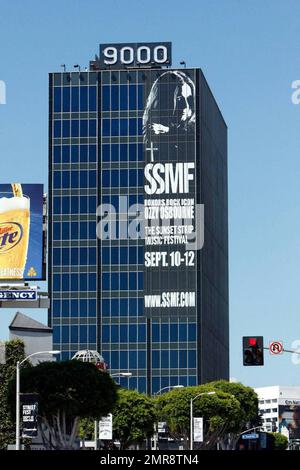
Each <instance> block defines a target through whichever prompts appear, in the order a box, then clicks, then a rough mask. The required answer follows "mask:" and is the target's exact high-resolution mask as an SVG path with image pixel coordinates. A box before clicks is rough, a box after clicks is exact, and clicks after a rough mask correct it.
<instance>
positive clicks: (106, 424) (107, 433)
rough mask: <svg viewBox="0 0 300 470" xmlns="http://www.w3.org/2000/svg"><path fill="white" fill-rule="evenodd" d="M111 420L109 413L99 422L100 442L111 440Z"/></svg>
mask: <svg viewBox="0 0 300 470" xmlns="http://www.w3.org/2000/svg"><path fill="white" fill-rule="evenodd" d="M112 418H113V417H112V414H111V413H110V414H109V415H108V416H105V417H104V418H102V419H101V420H100V421H99V439H101V440H102V441H105V440H108V441H111V440H112Z"/></svg>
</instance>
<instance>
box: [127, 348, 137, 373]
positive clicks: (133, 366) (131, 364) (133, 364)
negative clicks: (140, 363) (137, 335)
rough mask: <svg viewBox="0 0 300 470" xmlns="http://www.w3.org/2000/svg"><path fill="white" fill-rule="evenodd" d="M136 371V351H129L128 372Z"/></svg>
mask: <svg viewBox="0 0 300 470" xmlns="http://www.w3.org/2000/svg"><path fill="white" fill-rule="evenodd" d="M131 369H137V351H129V370H131Z"/></svg>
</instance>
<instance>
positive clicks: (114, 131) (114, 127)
mask: <svg viewBox="0 0 300 470" xmlns="http://www.w3.org/2000/svg"><path fill="white" fill-rule="evenodd" d="M119 124H120V121H119V119H112V120H111V135H112V136H118V135H119Z"/></svg>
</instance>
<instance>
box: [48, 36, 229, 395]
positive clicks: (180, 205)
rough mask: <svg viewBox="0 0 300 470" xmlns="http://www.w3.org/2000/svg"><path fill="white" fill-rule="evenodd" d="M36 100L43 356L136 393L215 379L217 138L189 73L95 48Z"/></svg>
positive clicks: (199, 82) (222, 310) (208, 100)
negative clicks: (43, 216)
mask: <svg viewBox="0 0 300 470" xmlns="http://www.w3.org/2000/svg"><path fill="white" fill-rule="evenodd" d="M49 96H50V99H49V108H50V109H49V123H50V125H49V292H50V295H51V308H50V310H49V326H51V327H52V328H53V343H54V344H53V347H54V349H60V350H61V351H62V355H61V358H62V359H67V358H71V357H72V355H73V354H74V353H75V352H76V351H77V350H82V349H92V350H97V351H98V352H99V353H101V354H102V355H103V356H104V358H105V360H106V362H107V363H108V365H109V368H110V370H111V372H112V373H117V372H119V371H130V372H132V377H130V378H125V377H123V378H121V379H120V383H121V385H123V386H125V387H129V388H138V389H139V390H140V391H142V392H147V393H155V392H157V391H158V390H160V389H161V388H164V387H171V386H174V385H184V386H186V385H195V384H198V383H203V382H206V381H209V380H214V379H220V378H228V375H229V331H228V328H229V325H228V208H227V128H226V124H225V122H224V120H223V118H222V115H221V113H220V110H219V108H218V106H217V104H216V102H215V99H214V97H213V95H212V93H211V91H210V89H209V87H208V85H207V82H206V80H205V78H204V76H203V73H202V71H201V70H200V69H197V68H193V69H188V68H182V69H173V68H171V45H170V43H161V44H160V43H151V44H122V45H104V46H102V47H101V49H100V55H99V57H98V56H96V58H95V60H94V61H91V62H90V67H89V70H88V71H73V72H67V71H63V72H59V73H51V74H50V80H49ZM96 212H97V213H96ZM203 214H204V224H203Z"/></svg>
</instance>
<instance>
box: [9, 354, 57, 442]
mask: <svg viewBox="0 0 300 470" xmlns="http://www.w3.org/2000/svg"><path fill="white" fill-rule="evenodd" d="M60 352H61V351H38V352H34V353H32V354H29V356H27V357H25V359H23V361H21V362H20V361H18V362H17V365H16V450H20V367H21V365H22V364H23V363H24V362H25V361H27V360H28V359H29V358H30V357H32V356H37V355H39V356H41V355H42V354H53V355H54V354H60Z"/></svg>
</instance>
